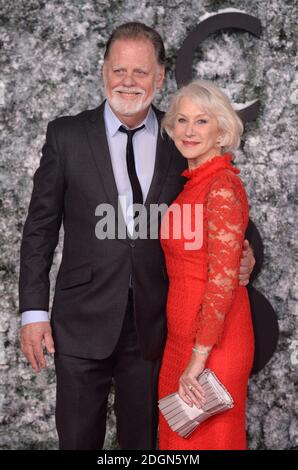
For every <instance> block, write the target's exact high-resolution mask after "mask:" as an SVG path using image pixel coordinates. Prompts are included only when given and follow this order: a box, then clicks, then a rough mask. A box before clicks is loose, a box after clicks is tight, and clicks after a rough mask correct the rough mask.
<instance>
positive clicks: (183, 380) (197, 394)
mask: <svg viewBox="0 0 298 470" xmlns="http://www.w3.org/2000/svg"><path fill="white" fill-rule="evenodd" d="M206 360H207V356H206V355H201V354H198V353H196V352H193V353H192V357H191V360H190V362H189V364H188V366H187V368H186V369H185V371H184V372H183V374H182V375H181V377H180V379H179V389H178V394H179V396H180V398H182V400H183V401H185V403H186V404H187V405H189V406H193V404H195V405H196V406H197V408H202V406H203V405H204V403H205V402H206V400H205V394H204V391H203V388H202V387H201V385H199V384H198V382H197V380H196V379H197V377H198V376H199V375H200V374H201V373H202V372H203V370H204V369H205V363H206Z"/></svg>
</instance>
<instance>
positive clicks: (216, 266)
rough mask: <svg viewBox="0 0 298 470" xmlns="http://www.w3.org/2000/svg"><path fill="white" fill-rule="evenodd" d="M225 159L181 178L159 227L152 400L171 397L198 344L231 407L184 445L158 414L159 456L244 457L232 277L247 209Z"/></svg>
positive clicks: (245, 306) (239, 325)
mask: <svg viewBox="0 0 298 470" xmlns="http://www.w3.org/2000/svg"><path fill="white" fill-rule="evenodd" d="M231 159H232V157H231V155H229V154H225V155H222V156H216V157H214V158H213V159H212V160H210V161H208V162H206V163H204V164H203V165H201V166H200V167H198V168H196V169H195V170H186V171H185V172H184V173H183V175H184V176H186V177H187V178H188V181H187V183H186V185H185V186H184V189H183V191H182V192H181V193H180V194H179V196H178V197H177V199H176V200H175V201H174V203H173V204H172V206H171V207H170V208H169V210H168V212H167V213H166V215H165V216H164V218H163V221H162V226H161V232H160V236H161V245H162V248H163V250H164V253H165V259H166V265H167V271H168V275H169V281H170V284H169V294H168V302H167V322H168V337H167V342H166V346H165V352H164V356H163V360H162V366H161V372H160V379H159V397H160V398H162V397H164V396H166V395H168V394H169V393H173V392H175V391H177V390H178V385H179V384H178V381H179V378H180V376H181V375H182V373H183V371H184V370H185V369H186V367H187V365H188V363H189V361H190V358H191V354H192V346H193V345H194V343H195V340H196V339H197V342H198V344H199V345H205V346H213V348H212V350H211V352H210V354H209V357H208V360H207V363H206V367H209V368H210V369H212V370H213V371H214V372H215V373H216V375H217V376H218V378H219V379H220V380H221V381H222V383H223V384H224V385H225V386H226V387H227V389H228V390H229V392H230V393H231V395H232V397H233V399H234V402H235V406H234V408H232V409H231V410H228V411H226V412H224V413H222V414H218V415H216V416H213V417H212V418H210V419H209V420H207V421H205V422H204V423H202V424H201V425H200V426H199V427H198V428H197V430H195V431H194V433H193V434H192V435H191V436H190V437H189V438H188V439H183V438H181V437H180V436H179V435H178V434H177V433H175V432H173V431H172V430H171V429H170V427H169V426H168V424H167V423H166V421H165V419H164V418H163V416H162V415H161V414H160V428H159V448H160V449H163V450H164V449H177V450H179V449H189V450H191V449H198V450H200V449H210V450H216V449H231V450H233V449H246V432H245V404H246V396H247V383H248V378H249V374H250V370H251V367H252V361H253V354H254V336H253V328H252V322H251V314H250V306H249V299H248V295H247V290H246V288H245V287H242V286H239V283H238V273H239V265H240V258H241V255H242V244H243V239H244V234H245V230H246V226H247V222H248V202H247V198H246V193H245V190H244V188H243V185H242V182H241V180H240V178H239V177H238V176H237V174H238V173H239V170H238V169H236V168H235V167H234V166H233V165H232V163H231ZM202 208H203V210H202V212H200V211H201V209H202ZM180 233H182V236H180ZM191 237H193V238H191Z"/></svg>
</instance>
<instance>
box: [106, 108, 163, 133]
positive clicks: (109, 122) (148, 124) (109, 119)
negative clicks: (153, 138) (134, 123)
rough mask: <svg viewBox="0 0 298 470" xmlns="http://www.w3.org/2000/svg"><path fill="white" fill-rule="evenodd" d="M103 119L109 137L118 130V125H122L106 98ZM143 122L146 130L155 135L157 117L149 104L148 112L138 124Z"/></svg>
mask: <svg viewBox="0 0 298 470" xmlns="http://www.w3.org/2000/svg"><path fill="white" fill-rule="evenodd" d="M104 120H105V125H106V129H107V131H108V133H109V135H110V136H111V137H113V136H114V135H115V134H116V132H117V131H118V129H119V127H120V126H122V125H123V123H122V122H121V121H120V119H119V118H118V117H117V116H116V114H115V113H114V112H113V111H112V108H111V106H110V105H109V103H108V100H106V102H105V108H104ZM143 124H144V125H145V128H146V130H147V131H148V132H150V133H151V134H153V135H155V133H156V124H157V119H156V116H155V113H154V111H153V109H152V106H150V108H149V110H148V113H147V116H146V117H145V119H144V120H143V121H142V122H141V123H140V124H139V126H142V125H143ZM139 126H138V127H139ZM125 127H126V126H125Z"/></svg>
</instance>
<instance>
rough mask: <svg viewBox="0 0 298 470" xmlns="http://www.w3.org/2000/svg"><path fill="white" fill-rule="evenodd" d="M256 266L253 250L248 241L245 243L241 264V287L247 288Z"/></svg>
mask: <svg viewBox="0 0 298 470" xmlns="http://www.w3.org/2000/svg"><path fill="white" fill-rule="evenodd" d="M255 264H256V260H255V257H254V253H253V250H252V248H251V246H250V244H249V242H248V241H247V240H244V242H243V252H242V258H241V262H240V272H239V284H240V286H247V284H248V283H249V278H250V275H251V273H252V270H253V268H254V265H255Z"/></svg>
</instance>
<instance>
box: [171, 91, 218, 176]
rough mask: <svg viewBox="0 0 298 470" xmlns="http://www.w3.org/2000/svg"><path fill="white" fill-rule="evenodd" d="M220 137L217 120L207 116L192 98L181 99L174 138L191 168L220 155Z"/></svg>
mask: <svg viewBox="0 0 298 470" xmlns="http://www.w3.org/2000/svg"><path fill="white" fill-rule="evenodd" d="M219 137H220V131H219V129H218V123H217V120H216V118H215V117H213V116H210V115H209V114H206V112H205V111H204V110H203V109H202V108H201V107H200V106H199V105H198V104H197V103H195V102H194V101H193V100H192V99H191V98H189V97H187V96H184V97H183V98H181V99H180V102H179V105H178V107H177V113H176V117H175V123H174V129H173V134H172V138H173V140H174V142H175V145H176V147H177V148H178V150H179V151H180V152H181V153H182V155H183V156H184V157H185V158H187V160H188V165H189V167H190V168H196V167H197V166H198V165H200V164H201V163H203V162H205V161H207V160H210V159H211V158H212V157H214V156H215V155H219V154H220V146H219Z"/></svg>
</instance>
